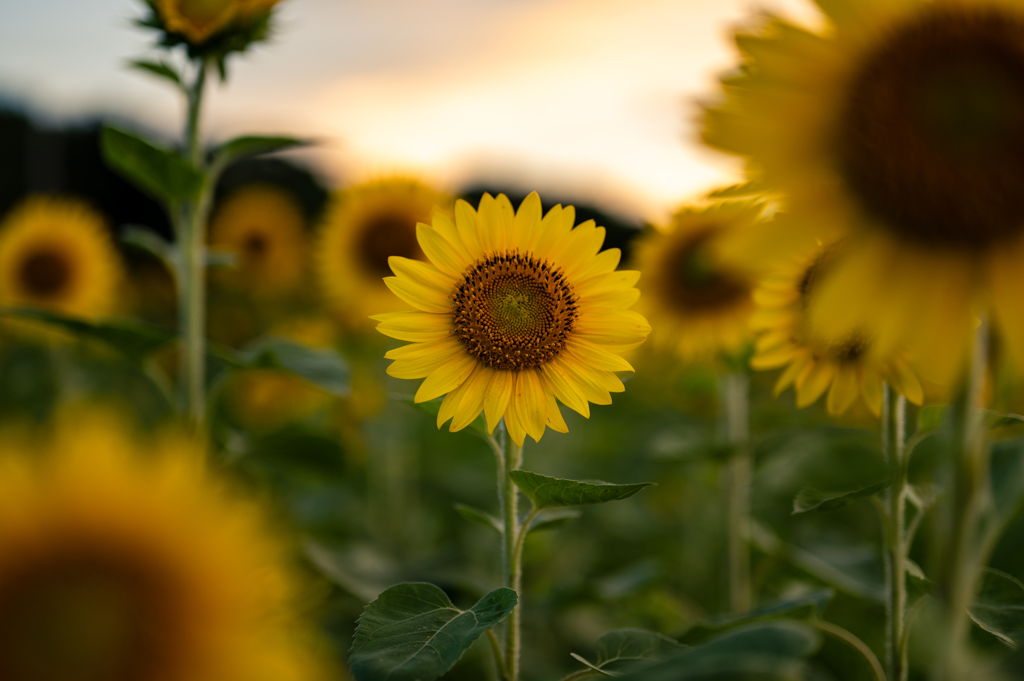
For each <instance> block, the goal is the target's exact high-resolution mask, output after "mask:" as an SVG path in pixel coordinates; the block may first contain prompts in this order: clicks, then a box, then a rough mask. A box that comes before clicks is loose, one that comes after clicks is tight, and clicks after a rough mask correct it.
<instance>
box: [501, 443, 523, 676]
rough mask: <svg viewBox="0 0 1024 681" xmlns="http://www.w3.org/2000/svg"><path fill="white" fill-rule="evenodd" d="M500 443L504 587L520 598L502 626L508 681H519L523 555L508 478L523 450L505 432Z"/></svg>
mask: <svg viewBox="0 0 1024 681" xmlns="http://www.w3.org/2000/svg"><path fill="white" fill-rule="evenodd" d="M499 440H500V442H501V445H502V447H501V449H502V456H501V457H500V460H499V463H500V464H504V465H503V467H502V468H499V476H500V477H499V485H498V496H499V499H500V501H501V504H502V510H503V516H504V528H503V529H504V533H503V535H504V536H503V539H504V547H503V548H504V551H503V553H504V559H505V560H504V562H505V586H507V587H508V588H510V589H512V590H513V591H515V592H516V594H517V595H518V596H519V604H518V605H517V606H516V607H515V609H514V610H513V611H512V612H511V613H509V616H508V619H507V620H506V624H505V627H506V629H505V665H506V669H507V670H508V679H509V681H519V645H520V642H519V622H520V613H521V611H522V608H523V589H522V551H521V550H520V542H519V539H520V537H519V527H520V526H519V508H518V506H519V504H518V501H519V494H518V490H517V489H516V486H515V484H514V483H513V482H512V476H511V475H509V474H510V473H511V472H512V471H514V470H516V469H518V468H519V466H520V465H521V464H522V461H523V448H522V447H520V446H519V445H517V444H516V443H515V442H513V441H512V438H511V437H509V436H508V434H507V433H506V432H505V431H504V428H503V429H502V431H501V432H500V433H499Z"/></svg>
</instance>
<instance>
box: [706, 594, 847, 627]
mask: <svg viewBox="0 0 1024 681" xmlns="http://www.w3.org/2000/svg"><path fill="white" fill-rule="evenodd" d="M833 596H835V591H833V590H832V589H816V590H815V591H811V592H809V593H806V594H803V595H802V596H797V597H795V598H785V599H782V600H778V601H773V602H771V603H765V604H764V605H762V606H759V607H757V608H754V609H753V610H750V611H749V612H745V613H741V614H736V615H734V614H727V615H715V616H713V617H708V618H705V619H704V620H703V621H702V622H701V623H700V626H702V627H705V628H708V629H726V628H728V627H734V626H736V625H738V624H745V623H748V622H754V621H756V620H763V619H773V618H779V617H783V616H785V617H787V618H800V619H805V618H813V617H820V616H821V613H822V612H823V611H824V610H825V607H826V606H828V604H829V603H830V602H831V601H832V597H833Z"/></svg>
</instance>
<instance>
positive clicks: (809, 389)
mask: <svg viewBox="0 0 1024 681" xmlns="http://www.w3.org/2000/svg"><path fill="white" fill-rule="evenodd" d="M843 249H844V245H843V244H841V245H835V244H833V245H831V246H828V247H821V248H815V249H813V250H811V251H809V253H808V254H807V255H805V256H804V257H800V258H795V259H794V260H793V262H792V263H791V264H790V266H789V267H786V268H782V269H781V270H780V271H779V272H778V273H776V274H774V275H772V276H770V277H767V278H766V279H765V280H764V281H763V282H762V283H761V284H760V285H759V286H758V288H757V289H756V290H755V291H754V299H755V300H756V301H757V305H758V310H757V312H756V313H755V314H754V315H753V317H752V318H751V327H752V328H753V329H754V330H755V331H756V332H757V333H758V337H757V341H756V343H755V354H754V357H753V359H751V361H750V364H751V366H752V367H753V368H755V369H777V368H781V367H786V369H785V371H784V372H783V373H782V375H781V376H780V377H779V380H778V382H777V383H776V384H775V394H776V395H778V394H779V393H781V392H782V391H783V390H785V389H786V388H788V387H790V386H793V388H794V390H795V391H796V405H797V407H806V406H808V405H810V404H812V403H814V402H815V401H816V400H817V399H818V398H819V397H821V396H822V395H823V394H824V393H825V391H826V390H828V399H827V401H826V406H827V408H828V411H829V413H830V414H833V415H838V414H842V413H843V412H845V411H846V410H848V409H849V408H850V407H851V406H853V404H854V402H856V401H857V398H858V396H861V397H863V399H864V403H865V404H867V406H868V408H869V409H870V410H871V411H872V413H874V414H875V415H876V416H878V415H879V414H880V413H881V410H882V384H883V382H885V383H888V384H889V385H891V386H892V387H893V389H895V390H896V391H897V392H899V393H900V394H902V395H904V396H905V397H906V398H907V399H908V400H910V401H911V402H913V403H914V404H921V401H922V400H923V397H924V395H923V391H922V388H921V383H920V381H919V380H918V378H917V376H916V374H915V373H914V371H913V369H912V368H911V365H910V362H909V359H908V357H907V354H906V353H905V352H902V351H896V352H893V353H890V354H889V355H887V356H886V355H878V354H876V353H873V352H871V340H870V337H869V336H868V335H866V334H865V333H863V332H860V333H858V332H856V331H855V332H853V333H850V334H848V335H845V336H839V337H836V336H828V335H826V334H823V333H822V332H821V331H820V330H819V329H817V328H815V327H814V326H813V325H812V324H811V321H810V319H809V318H808V314H807V311H808V309H809V308H810V307H811V306H812V305H813V300H814V298H815V297H816V296H817V295H818V293H819V291H820V288H819V287H820V284H821V282H822V280H823V278H824V277H827V276H828V272H829V270H830V269H833V268H834V267H836V266H837V264H838V262H840V260H841V256H842V255H843V254H842V251H843Z"/></svg>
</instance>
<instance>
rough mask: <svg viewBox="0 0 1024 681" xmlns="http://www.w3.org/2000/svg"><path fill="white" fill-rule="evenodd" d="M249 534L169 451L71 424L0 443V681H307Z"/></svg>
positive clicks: (273, 570)
mask: <svg viewBox="0 0 1024 681" xmlns="http://www.w3.org/2000/svg"><path fill="white" fill-rule="evenodd" d="M41 454H43V456H40V455H41ZM264 520H265V519H264V516H263V514H262V512H261V510H260V509H259V508H258V507H256V506H254V505H253V504H251V503H249V502H247V501H245V500H242V499H240V498H236V497H235V496H234V495H232V494H229V493H228V492H227V490H226V489H225V488H223V487H222V486H221V484H219V483H218V482H216V481H215V480H213V479H212V478H211V477H209V476H208V475H207V474H206V473H205V472H204V471H203V466H202V453H201V452H199V451H197V450H196V448H195V447H194V446H192V445H191V444H190V443H187V442H186V441H185V440H183V439H182V440H178V439H174V438H165V439H163V440H160V441H158V442H157V443H155V445H154V443H152V442H147V443H145V444H143V443H142V442H140V441H135V440H134V439H133V438H132V437H131V436H129V435H128V434H127V433H126V432H125V430H124V429H123V428H122V427H121V426H120V424H119V423H118V422H117V421H115V420H113V419H111V418H109V417H97V416H96V415H89V416H85V415H82V414H78V415H76V416H75V417H67V416H65V418H64V420H63V421H62V422H61V423H59V424H58V427H57V429H56V433H55V434H53V435H52V436H51V437H49V438H47V441H44V442H42V443H40V442H39V441H34V440H31V439H26V440H25V441H23V442H22V448H21V449H20V450H15V449H13V445H12V439H11V438H5V441H4V445H3V451H2V454H0V542H2V543H3V545H4V546H5V547H6V549H5V550H4V551H3V552H0V678H3V679H5V681H41V680H44V679H61V680H63V679H83V680H85V679H89V680H93V681H99V680H100V679H102V680H104V681H134V680H137V679H152V680H154V681H156V680H159V681H227V680H233V681H242V680H243V679H246V680H253V681H258V680H260V679H266V680H267V681H270V680H272V679H273V680H275V681H276V680H279V679H281V680H292V679H294V680H295V681H299V680H300V679H303V680H304V679H308V678H310V676H311V674H310V672H312V670H313V669H314V667H315V664H314V663H313V662H312V660H313V655H312V654H311V653H307V650H306V648H305V646H304V644H301V643H299V642H297V641H296V639H295V637H294V628H298V629H299V630H300V631H301V630H302V629H301V627H302V621H301V619H300V618H299V617H298V616H297V614H296V613H297V610H296V606H295V602H296V599H297V596H298V588H297V581H296V578H295V575H293V574H292V570H291V569H290V568H289V567H288V566H287V552H286V550H285V545H284V543H283V541H282V539H281V538H279V537H277V536H275V535H272V534H269V533H268V532H267V530H266V527H265V522H264Z"/></svg>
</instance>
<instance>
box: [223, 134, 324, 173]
mask: <svg viewBox="0 0 1024 681" xmlns="http://www.w3.org/2000/svg"><path fill="white" fill-rule="evenodd" d="M308 144H309V142H308V141H305V140H300V139H296V138H294V137H260V136H254V135H247V136H244V137H236V138H235V139H233V140H230V141H228V142H225V143H224V144H222V145H221V146H219V147H217V150H216V151H215V152H214V154H213V157H214V163H215V164H217V165H220V166H222V167H223V166H227V165H229V164H231V163H234V162H235V161H238V160H240V159H242V158H245V157H247V156H256V155H259V154H269V153H272V152H275V151H285V150H286V149H295V148H296V147H302V146H306V145H308Z"/></svg>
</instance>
